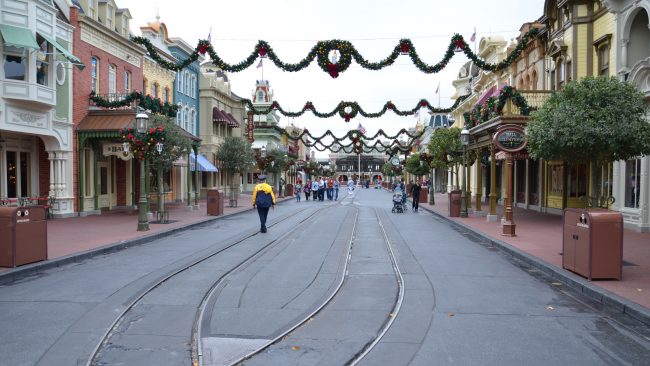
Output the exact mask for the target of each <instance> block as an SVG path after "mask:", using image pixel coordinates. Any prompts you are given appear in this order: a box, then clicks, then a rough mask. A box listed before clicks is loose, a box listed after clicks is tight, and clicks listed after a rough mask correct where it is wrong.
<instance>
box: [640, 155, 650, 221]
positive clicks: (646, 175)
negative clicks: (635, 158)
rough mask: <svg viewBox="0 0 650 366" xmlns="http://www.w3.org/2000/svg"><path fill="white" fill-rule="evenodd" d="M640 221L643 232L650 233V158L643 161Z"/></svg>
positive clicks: (644, 158)
mask: <svg viewBox="0 0 650 366" xmlns="http://www.w3.org/2000/svg"><path fill="white" fill-rule="evenodd" d="M639 184H640V195H639V211H640V217H639V221H640V224H641V230H642V231H647V232H650V157H647V156H646V157H643V158H642V159H641V176H640V177H639Z"/></svg>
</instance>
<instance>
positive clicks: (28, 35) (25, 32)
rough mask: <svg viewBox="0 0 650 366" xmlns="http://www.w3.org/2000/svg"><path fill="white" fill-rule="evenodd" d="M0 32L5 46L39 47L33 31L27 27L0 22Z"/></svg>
mask: <svg viewBox="0 0 650 366" xmlns="http://www.w3.org/2000/svg"><path fill="white" fill-rule="evenodd" d="M0 33H2V39H4V43H5V44H6V45H7V46H14V47H25V48H33V49H36V50H37V49H39V47H38V43H36V37H34V33H32V31H31V30H29V29H27V28H21V27H14V26H13V25H7V24H0Z"/></svg>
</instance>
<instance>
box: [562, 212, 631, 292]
mask: <svg viewBox="0 0 650 366" xmlns="http://www.w3.org/2000/svg"><path fill="white" fill-rule="evenodd" d="M562 268H565V269H568V270H569V271H572V272H575V273H577V274H579V275H581V276H584V277H586V278H587V279H588V280H590V281H591V280H592V279H618V280H620V279H621V278H622V276H623V215H622V214H621V213H620V212H616V211H610V210H605V209H597V208H590V209H574V208H567V209H565V210H564V225H563V230H562Z"/></svg>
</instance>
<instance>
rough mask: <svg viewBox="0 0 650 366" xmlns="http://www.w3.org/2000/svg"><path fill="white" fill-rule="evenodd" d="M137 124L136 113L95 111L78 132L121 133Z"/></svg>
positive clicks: (82, 123)
mask: <svg viewBox="0 0 650 366" xmlns="http://www.w3.org/2000/svg"><path fill="white" fill-rule="evenodd" d="M134 124H135V111H131V110H129V111H97V112H95V111H93V112H90V113H89V114H88V115H87V116H86V118H84V119H83V120H82V121H81V123H79V126H78V127H77V130H78V131H80V132H86V131H119V130H121V129H124V128H127V127H132V126H134Z"/></svg>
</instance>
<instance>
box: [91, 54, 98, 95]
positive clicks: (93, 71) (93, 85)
mask: <svg viewBox="0 0 650 366" xmlns="http://www.w3.org/2000/svg"><path fill="white" fill-rule="evenodd" d="M90 70H91V71H90V79H91V88H92V91H94V92H95V93H98V92H99V90H98V84H97V80H98V78H99V61H97V59H96V58H94V57H93V58H92V59H90Z"/></svg>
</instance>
